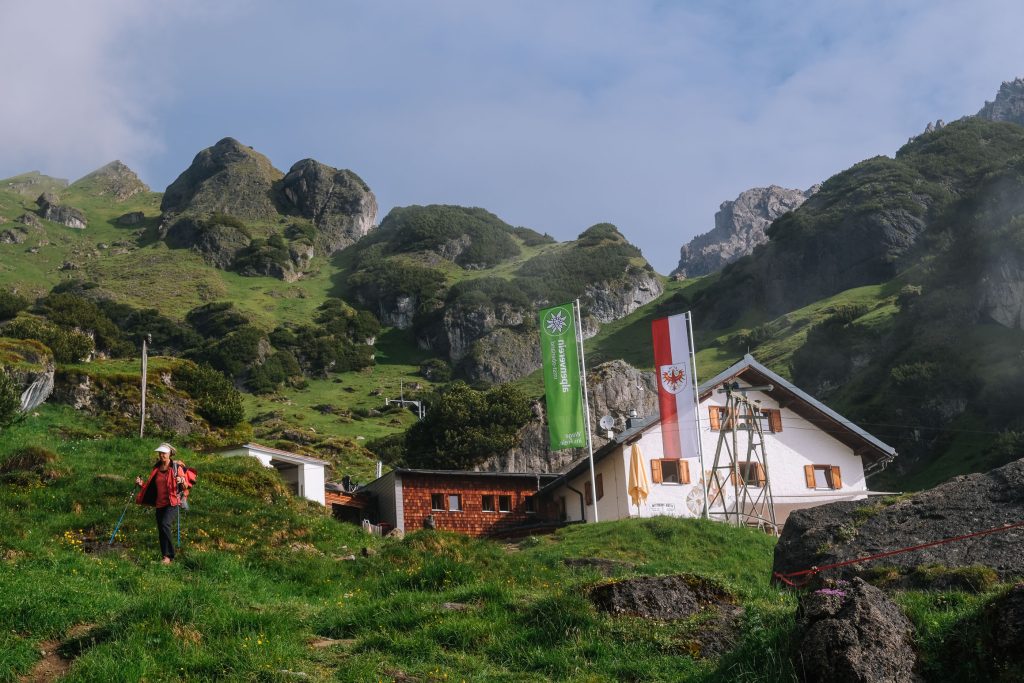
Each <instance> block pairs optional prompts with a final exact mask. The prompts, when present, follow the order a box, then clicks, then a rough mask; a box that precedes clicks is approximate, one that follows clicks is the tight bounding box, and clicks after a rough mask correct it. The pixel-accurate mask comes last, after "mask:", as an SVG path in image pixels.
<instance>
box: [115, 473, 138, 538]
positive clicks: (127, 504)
mask: <svg viewBox="0 0 1024 683" xmlns="http://www.w3.org/2000/svg"><path fill="white" fill-rule="evenodd" d="M137 488H139V485H138V484H136V485H135V488H133V489H132V492H131V494H129V495H128V501H127V502H126V503H125V504H124V510H121V516H120V517H118V518H117V524H115V525H114V533H112V534H110V540H109V541H107V545H114V536H117V530H118V529H120V528H121V520H123V519H124V514H125V513H126V512H128V506H129V505H131V504H132V498H134V497H135V489H137Z"/></svg>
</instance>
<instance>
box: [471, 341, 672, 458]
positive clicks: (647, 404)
mask: <svg viewBox="0 0 1024 683" xmlns="http://www.w3.org/2000/svg"><path fill="white" fill-rule="evenodd" d="M587 383H588V384H587V386H588V388H589V398H590V414H591V416H592V418H593V419H594V421H595V424H594V425H593V431H592V434H593V439H594V449H595V450H596V449H598V448H600V447H601V446H603V445H604V444H606V443H608V439H607V438H606V437H605V435H604V434H602V433H601V432H600V430H599V429H598V427H597V425H596V421H597V420H598V419H599V418H600V417H601V416H602V415H611V416H612V417H614V418H615V421H616V426H615V429H616V430H617V431H622V430H623V429H625V427H626V416H627V415H628V414H629V411H630V410H631V409H634V410H636V411H637V412H638V413H639V414H640V416H641V417H642V416H644V415H652V414H654V412H655V411H656V410H657V400H658V398H657V394H656V392H655V388H654V375H653V374H652V373H649V372H641V371H639V370H637V369H636V368H634V367H633V366H631V365H630V364H629V363H626V362H625V361H622V360H614V361H610V362H608V363H602V364H601V365H598V366H597V367H596V368H593V369H592V370H591V371H590V373H589V374H588V375H587ZM533 412H534V419H533V420H531V421H530V422H529V423H527V424H526V426H524V427H523V428H522V429H521V430H520V431H519V434H518V435H517V436H516V444H517V445H516V446H515V447H514V448H512V449H510V450H509V451H508V452H507V453H504V454H503V455H501V456H499V457H494V458H490V459H488V460H486V461H484V462H483V463H481V464H480V465H479V466H478V467H477V469H478V470H481V471H485V472H560V471H562V470H563V469H565V468H566V467H568V466H569V465H571V464H572V463H574V462H576V461H577V460H579V459H580V458H581V457H584V456H585V455H586V449H583V448H572V449H567V450H563V451H552V450H550V448H549V447H548V431H547V424H546V423H545V421H544V408H543V406H542V405H541V404H540V403H539V402H538V403H536V404H534V411H533Z"/></svg>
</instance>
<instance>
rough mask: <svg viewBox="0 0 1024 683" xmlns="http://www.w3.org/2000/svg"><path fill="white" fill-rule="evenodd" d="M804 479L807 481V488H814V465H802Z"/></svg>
mask: <svg viewBox="0 0 1024 683" xmlns="http://www.w3.org/2000/svg"><path fill="white" fill-rule="evenodd" d="M804 479H806V480H807V488H809V489H813V488H814V465H804Z"/></svg>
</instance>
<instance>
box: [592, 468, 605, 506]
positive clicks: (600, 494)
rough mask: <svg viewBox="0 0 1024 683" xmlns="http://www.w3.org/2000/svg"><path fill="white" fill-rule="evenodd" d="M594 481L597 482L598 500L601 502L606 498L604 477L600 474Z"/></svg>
mask: <svg viewBox="0 0 1024 683" xmlns="http://www.w3.org/2000/svg"><path fill="white" fill-rule="evenodd" d="M594 479H595V481H596V482H597V499H598V500H601V499H602V498H604V477H603V476H602V475H600V474H598V475H597V476H596V477H595V478H594Z"/></svg>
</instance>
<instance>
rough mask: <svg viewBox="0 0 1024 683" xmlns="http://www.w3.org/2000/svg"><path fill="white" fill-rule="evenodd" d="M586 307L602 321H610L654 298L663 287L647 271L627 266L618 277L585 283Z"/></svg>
mask: <svg viewBox="0 0 1024 683" xmlns="http://www.w3.org/2000/svg"><path fill="white" fill-rule="evenodd" d="M585 291H586V294H585V299H586V301H587V310H588V311H589V312H590V314H591V315H593V316H594V317H595V318H597V319H598V320H599V321H601V322H603V323H610V322H612V321H613V320H618V319H619V318H625V317H626V316H627V315H629V314H630V313H632V312H633V311H635V310H636V309H638V308H640V307H641V306H643V305H644V304H647V303H650V302H651V301H654V300H655V299H657V298H658V297H659V296H661V293H662V292H663V291H665V290H664V288H663V287H662V286H661V281H659V280H658V277H657V276H656V275H655V274H654V273H653V272H652V271H649V270H644V269H642V268H636V269H631V270H630V271H628V272H627V273H626V274H625V276H624V277H623V278H622V279H621V280H617V281H614V282H597V283H593V284H589V285H587V288H586V290H585Z"/></svg>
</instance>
